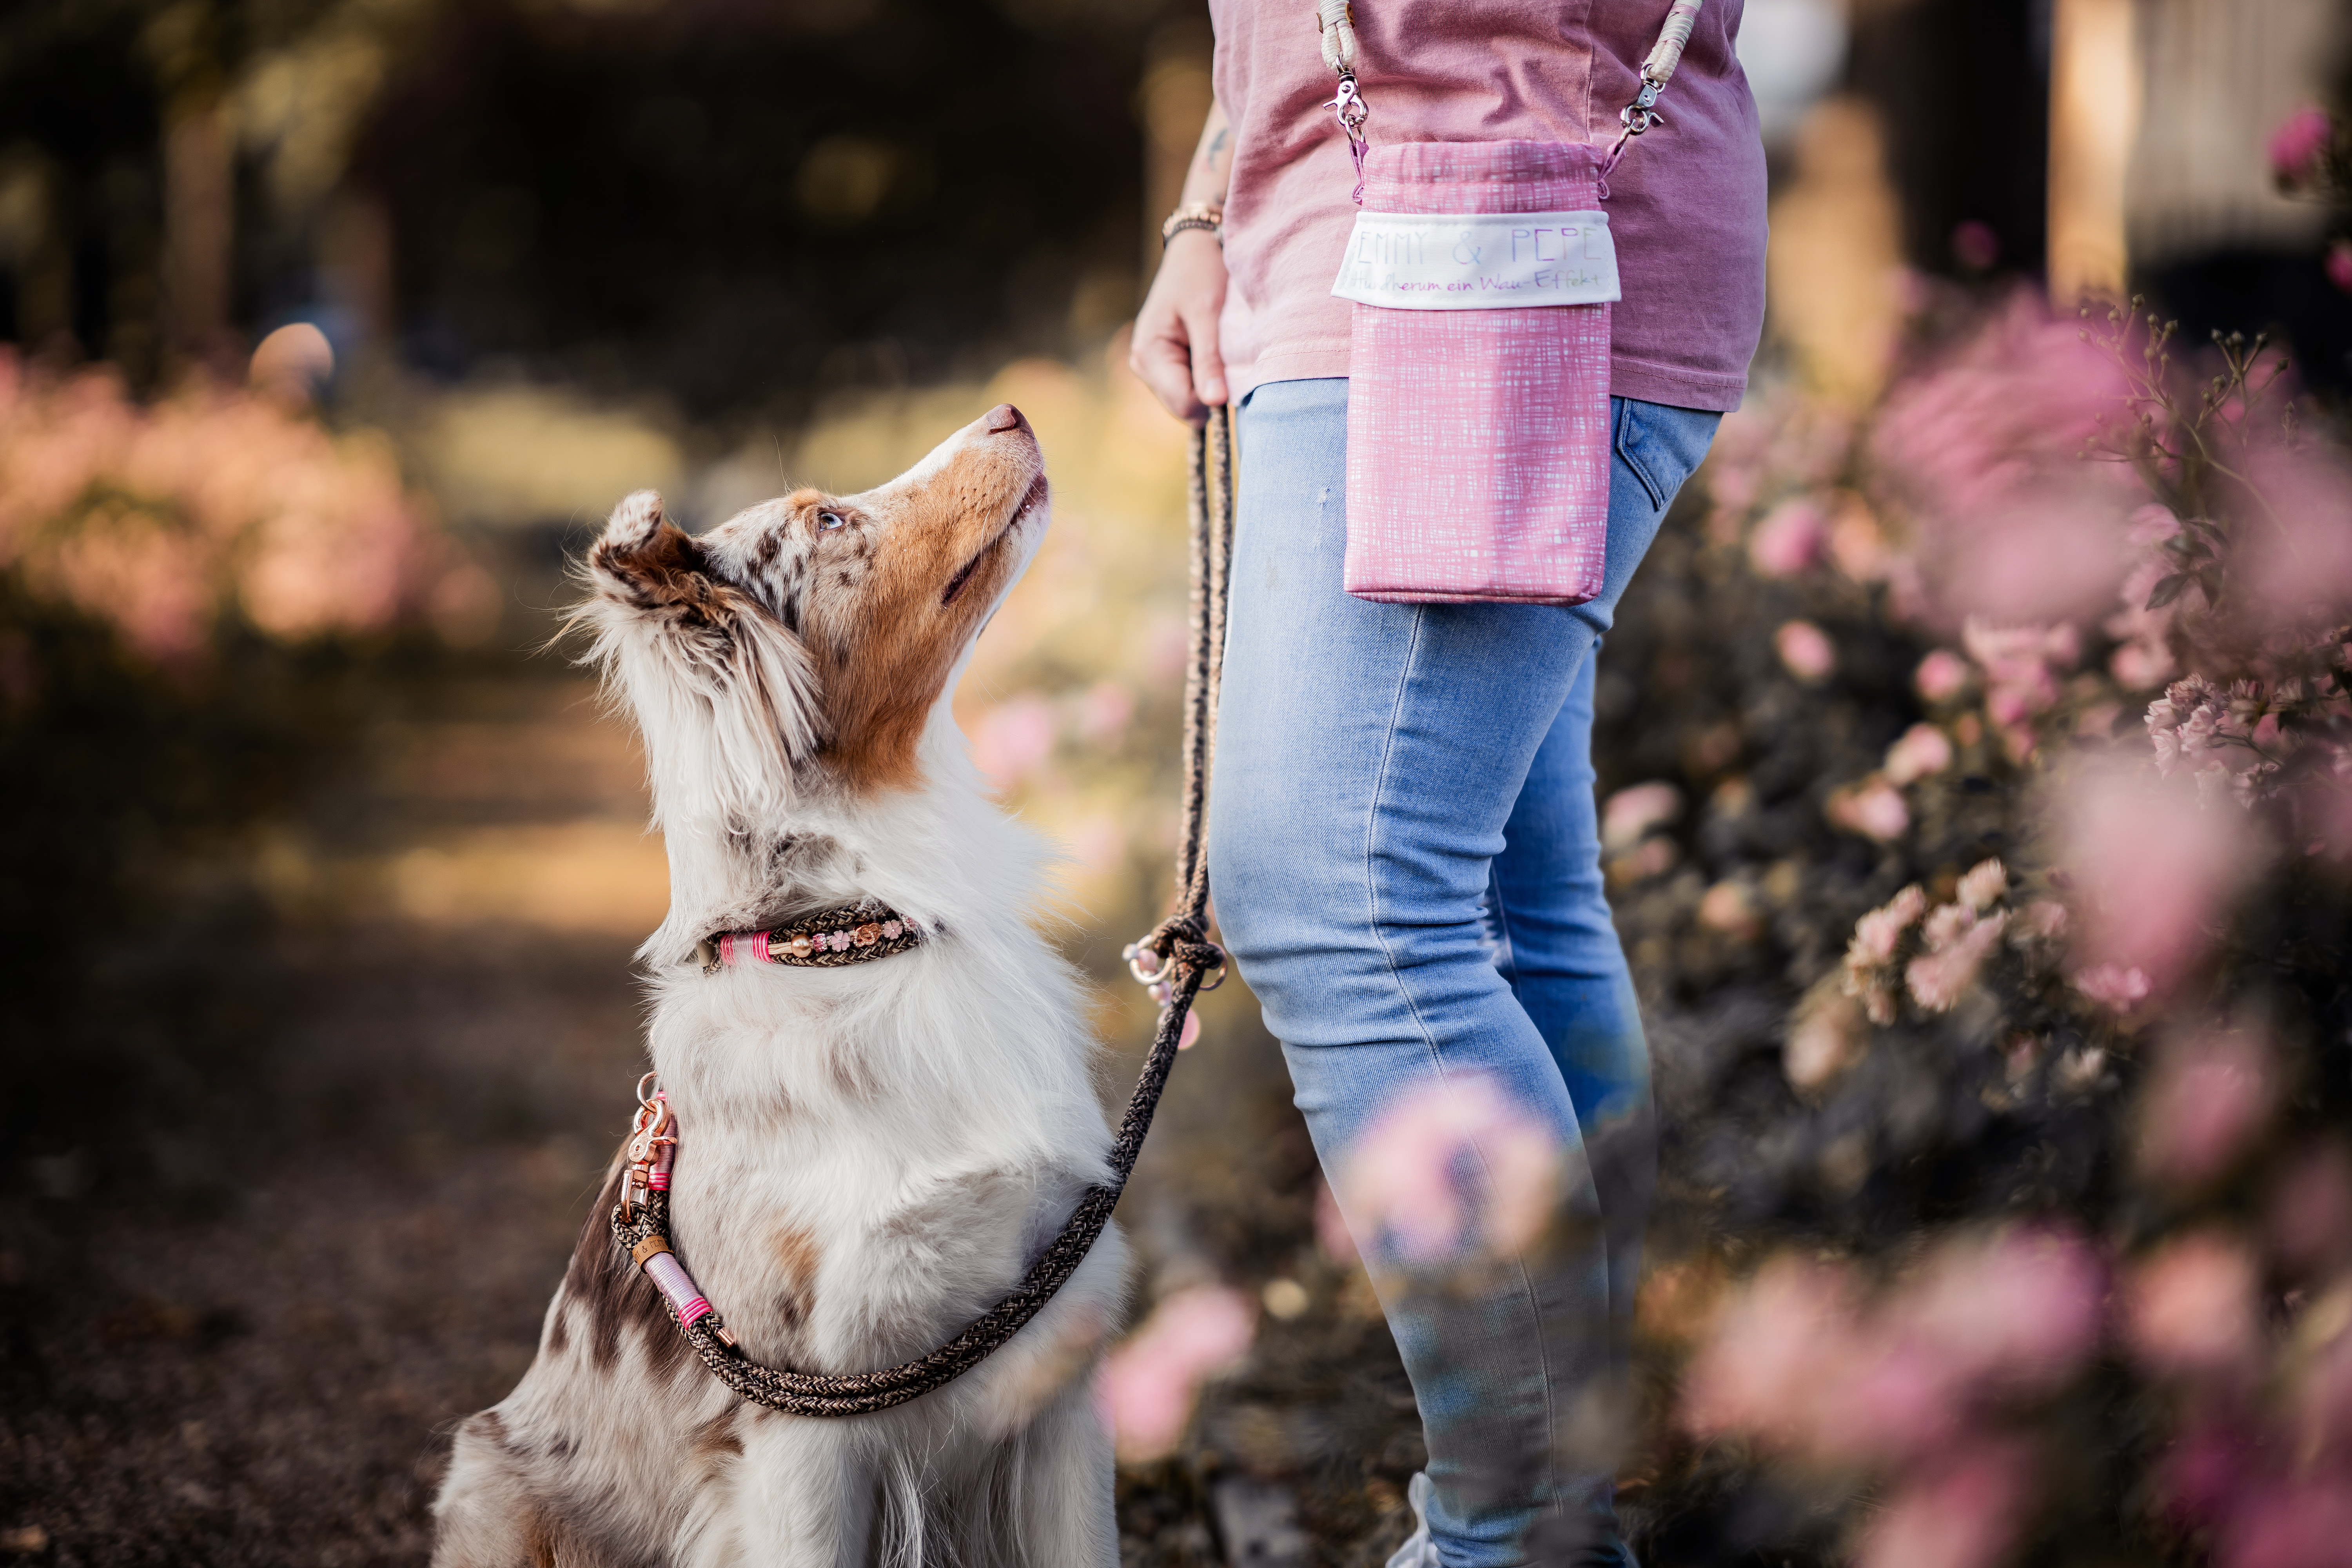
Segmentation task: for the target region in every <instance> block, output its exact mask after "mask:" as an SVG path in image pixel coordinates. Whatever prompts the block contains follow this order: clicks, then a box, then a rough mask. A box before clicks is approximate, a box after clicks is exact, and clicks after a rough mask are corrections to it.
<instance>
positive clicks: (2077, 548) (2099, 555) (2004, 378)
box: [1871, 292, 2145, 625]
mask: <svg viewBox="0 0 2352 1568" xmlns="http://www.w3.org/2000/svg"><path fill="white" fill-rule="evenodd" d="M2128 392H2129V384H2128V383H2127V382H2126V379H2125V376H2124V373H2123V371H2122V370H2121V368H2120V367H2119V366H2117V365H2116V363H2114V362H2113V361H2112V360H2111V359H2109V358H2108V356H2107V355H2106V354H2105V353H2104V352H2103V351H2102V350H2101V349H2100V348H2099V347H2098V346H2097V345H2095V344H2093V343H2088V342H2083V341H2082V339H2081V335H2080V331H2079V329H2078V326H2077V324H2076V323H2075V322H2074V321H2071V320H2066V321H2059V320H2053V319H2052V317H2051V316H2050V314H2049V313H2048V310H2047V309H2046V307H2045V306H2043V305H2042V304H2041V303H2040V302H2039V301H2037V300H2033V299H2032V298H2031V297H2030V296H2028V295H2026V294H2024V293H2023V292H2021V294H2020V295H2019V298H2018V301H2017V303H2016V304H2015V305H2014V306H2013V307H2012V308H2011V310H2008V311H2006V312H2005V313H2003V314H2002V315H2001V316H2000V317H1999V318H1997V319H1995V320H1994V321H1991V322H1990V323H1989V324H1988V325H1987V327H1986V328H1985V329H1984V330H1983V331H1980V332H1979V333H1978V334H1977V335H1976V336H1975V337H1974V338H1972V339H1971V340H1969V342H1966V343H1964V344H1962V345H1961V346H1960V347H1959V348H1958V350H1957V351H1956V352H1954V353H1950V354H1949V355H1948V356H1947V357H1946V358H1945V359H1944V360H1943V361H1942V362H1941V363H1937V364H1936V365H1934V366H1932V367H1931V368H1929V369H1928V370H1927V371H1926V372H1925V373H1924V374H1919V375H1916V376H1914V377H1912V378H1910V379H1909V380H1907V381H1906V382H1904V383H1903V384H1899V385H1897V386H1896V387H1895V389H1894V390H1893V391H1892V392H1890V393H1889V394H1888V395H1887V397H1886V399H1885V403H1884V404H1883V405H1882V407H1881V409H1880V413H1879V417H1878V419H1877V420H1876V422H1875V424H1874V426H1873V434H1872V437H1871V458H1872V465H1871V466H1872V468H1873V469H1874V472H1875V473H1877V474H1879V475H1880V476H1883V482H1884V483H1885V486H1886V488H1887V489H1888V491H1889V492H1890V495H1891V498H1892V499H1895V500H1901V501H1904V502H1906V503H1907V505H1906V512H1907V513H1908V518H1909V521H1910V522H1911V523H1912V525H1913V527H1912V530H1911V531H1912V533H1913V536H1914V538H1915V541H1916V550H1917V552H1918V563H1919V567H1920V580H1921V582H1922V583H1923V584H1925V585H1927V587H1928V588H1929V589H1930V590H1931V592H1932V602H1931V603H1932V609H1933V611H1934V614H1935V618H1936V619H1937V621H1938V622H1939V623H1941V624H1946V625H1948V624H1951V623H1952V622H1955V621H1958V620H1959V619H1961V618H1963V617H1965V616H1969V615H1993V616H2000V617H2001V618H2003V619H2004V620H2011V621H2029V622H2039V623H2042V624H2058V623H2063V622H2069V621H2074V620H2077V619H2080V618H2082V617H2083V616H2085V615H2087V614H2089V613H2091V611H2092V610H2093V609H2094V608H2095V606H2098V605H2103V604H2105V602H2107V601H2108V600H2109V599H2110V596H2111V595H2113V593H2114V591H2115V584H2116V582H2117V581H2118V580H2119V579H2120V578H2121V576H2122V575H2123V572H2124V569H2125V565H2126V555H2125V550H2124V540H2123V531H2124V517H2125V513H2126V511H2127V510H2128V509H2129V507H2130V506H2131V505H2133V504H2135V503H2136V502H2137V501H2140V500H2144V499H2145V492H2143V491H2138V489H2137V483H2136V482H2135V481H2134V480H2133V479H2131V477H2130V476H2129V475H2128V474H2127V473H2126V472H2125V471H2124V470H2123V469H2122V468H2121V467H2120V466H2119V465H2102V464H2093V463H2084V462H2083V461H2081V453H2082V451H2083V448H2084V446H2085V445H2086V444H2087V443H2088V442H2090V441H2091V440H2092V439H2093V438H2095V437H2097V436H2098V435H2099V433H2100V431H2101V429H2102V427H2103V426H2104V424H2105V422H2106V421H2108V420H2110V419H2115V418H2118V417H2119V416H2122V414H2123V412H2124V400H2125V398H2126V395H2128Z"/></svg>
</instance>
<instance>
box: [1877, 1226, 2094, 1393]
mask: <svg viewBox="0 0 2352 1568" xmlns="http://www.w3.org/2000/svg"><path fill="white" fill-rule="evenodd" d="M2105 1293H2106V1271H2105V1268H2104V1267H2103V1266H2102V1264H2101V1263H2100V1261H2099V1260H2098V1259H2097V1258H2095V1256H2094V1255H2093V1254H2092V1252H2091V1249H2090V1248H2089V1247H2087V1246H2085V1245H2084V1242H2083V1240H2082V1238H2081V1237H2079V1236H2077V1235H2076V1234H2075V1233H2074V1231H2072V1230H2070V1229H2067V1228H2064V1227H2063V1226H2022V1227H2017V1228H2011V1229H2006V1230H2001V1231H1997V1232H1995V1233H1993V1234H1992V1235H1990V1236H1988V1237H1979V1238H1961V1239H1958V1240H1954V1241H1950V1242H1947V1243H1945V1244H1944V1245H1943V1246H1942V1247H1938V1248H1937V1250H1936V1252H1935V1253H1934V1254H1932V1255H1931V1256H1930V1258H1929V1260H1928V1263H1927V1267H1926V1268H1923V1269H1922V1270H1921V1272H1920V1275H1919V1278H1918V1279H1917V1280H1916V1282H1915V1283H1914V1284H1913V1285H1912V1286H1911V1287H1910V1288H1909V1289H1906V1291H1904V1292H1903V1293H1902V1294H1901V1295H1900V1296H1899V1297H1897V1298H1896V1300H1895V1302H1894V1303H1893V1304H1892V1305H1891V1306H1890V1307H1889V1309H1888V1313H1889V1316H1890V1318H1891V1319H1892V1321H1894V1322H1895V1324H1897V1325H1899V1327H1900V1331H1901V1332H1902V1333H1903V1334H1904V1335H1905V1336H1906V1337H1908V1338H1910V1339H1913V1340H1916V1341H1917V1342H1921V1343H1924V1344H1927V1345H1930V1346H1932V1347H1934V1352H1935V1355H1936V1359H1937V1362H1938V1363H1940V1364H1941V1365H1942V1366H1944V1367H1945V1369H1946V1371H1947V1374H1948V1376H1949V1377H1950V1378H1951V1379H1952V1380H1953V1381H1954V1382H1955V1383H1956V1384H1960V1385H1963V1386H1964V1387H1968V1388H1971V1389H1976V1390H1978V1391H1979V1392H1981V1391H1982V1388H1983V1386H1984V1385H1986V1384H1998V1385H2000V1386H2001V1387H2003V1388H2009V1389H2020V1390H2024V1391H2027V1392H2036V1393H2038V1392H2040V1391H2042V1390H2043V1389H2046V1388H2049V1387H2051V1386H2053V1384H2057V1383H2059V1382H2061V1381H2063V1380H2064V1379H2065V1378H2067V1377H2070V1376H2072V1375H2073V1374H2074V1369H2075V1368H2076V1367H2077V1366H2079V1365H2080V1364H2081V1363H2082V1362H2083V1358H2084V1357H2085V1356H2087V1355H2089V1354H2090V1353H2091V1351H2092V1350H2093V1348H2094V1347H2095V1346H2096V1344H2097V1343H2098V1340H2099V1328H2100V1318H2101V1314H2102V1311H2103V1305H2102V1303H2103V1301H2104V1299H2105Z"/></svg>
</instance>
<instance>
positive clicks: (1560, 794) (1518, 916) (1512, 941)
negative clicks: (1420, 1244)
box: [1487, 645, 1657, 1390]
mask: <svg viewBox="0 0 2352 1568" xmlns="http://www.w3.org/2000/svg"><path fill="white" fill-rule="evenodd" d="M1603 657H1605V655H1604V653H1603V651H1602V649H1601V647H1599V646H1598V645H1596V646H1595V647H1594V648H1593V649H1592V650H1591V653H1589V654H1588V655H1587V656H1586V657H1585V659H1584V664H1583V667H1582V668H1580V669H1579V670H1578V671H1577V677H1576V683H1575V685H1574V686H1572V687H1570V689H1569V695H1568V700H1567V701H1566V702H1563V703H1562V704H1560V710H1559V717H1558V718H1557V719H1555V720H1554V721H1552V727H1551V733H1550V734H1549V735H1547V736H1546V737H1545V738H1544V742H1543V744H1542V745H1541V746H1540V747H1538V749H1537V751H1536V758H1535V762H1534V763H1533V764H1532V765H1531V766H1530V767H1529V768H1528V778H1527V782H1526V784H1523V785H1521V786H1520V789H1519V798H1518V801H1517V804H1516V805H1513V807H1512V809H1511V816H1510V820H1509V821H1508V822H1507V823H1505V824H1504V825H1503V852H1502V853H1501V854H1500V855H1497V856H1496V858H1495V863H1494V869H1493V878H1492V885H1491V887H1490V889H1489V891H1488V894H1487V916H1488V919H1489V921H1490V931H1491V934H1492V935H1493V938H1494V941H1495V963H1496V968H1497V969H1498V970H1500V971H1501V973H1502V974H1503V977H1504V978H1505V979H1506V980H1507V981H1508V982H1509V983H1510V986H1511V994H1513V995H1514V996H1516V997H1517V998H1518V1002H1519V1005H1520V1006H1522V1007H1524V1008H1525V1009H1527V1014H1528V1018H1529V1019H1530V1020H1531V1021H1532V1022H1533V1023H1534V1025H1535V1026H1536V1031H1537V1033H1538V1034H1540V1035H1541V1036H1542V1037H1543V1039H1544V1043H1545V1044H1546V1045H1547V1046H1549V1047H1550V1048H1551V1056H1552V1060H1553V1061H1554V1062H1556V1063H1557V1064H1559V1070H1560V1076H1561V1078H1562V1079H1564V1080H1565V1081H1566V1083H1567V1085H1568V1098H1569V1101H1570V1104H1572V1105H1574V1106H1575V1107H1576V1121H1577V1128H1578V1130H1579V1131H1580V1132H1581V1133H1582V1134H1583V1137H1584V1147H1585V1158H1586V1161H1587V1163H1588V1164H1589V1165H1590V1166H1591V1171H1592V1181H1593V1185H1594V1188H1595V1189H1596V1191H1597V1193H1598V1195H1599V1198H1600V1202H1601V1215H1602V1217H1603V1222H1604V1225H1605V1227H1606V1235H1607V1241H1608V1254H1609V1315H1610V1319H1611V1321H1612V1328H1613V1330H1614V1331H1613V1333H1612V1357H1611V1362H1612V1365H1611V1374H1612V1383H1613V1384H1616V1385H1617V1387H1618V1388H1619V1389H1620V1390H1622V1387H1623V1384H1624V1379H1625V1375H1626V1363H1627V1356H1628V1352H1629V1350H1630V1339H1631V1334H1632V1329H1633V1293H1634V1288H1635V1287H1636V1285H1638V1284H1639V1282H1640V1279H1641V1265H1642V1233H1643V1228H1644V1226H1645V1222H1646V1221H1647V1219H1648V1216H1649V1212H1650V1195H1651V1192H1652V1189H1653V1188H1654V1185H1655V1184H1656V1175H1657V1137H1656V1127H1655V1123H1654V1120H1653V1113H1652V1110H1651V1103H1650V1053H1649V1045H1648V1042H1647V1041H1646V1040H1645V1039H1644V1038H1643V1035H1642V1015H1641V1010H1640V1008H1639V1007H1638V1006H1637V1005H1635V1002H1634V997H1633V975H1632V973H1631V972H1630V971H1628V969H1627V968H1626V965H1625V950H1624V948H1623V946H1622V944H1620V943H1619V942H1618V940H1617V928H1616V924H1615V922H1614V921H1612V918H1611V915H1610V910H1609V899H1608V894H1607V892H1606V890H1605V887H1604V884H1603V882H1602V879H1601V828H1600V809H1599V806H1598V805H1597V803H1596V802H1595V800H1594V798H1593V785H1594V783H1595V778H1594V774H1593V769H1592V692H1593V684H1594V671H1595V669H1596V668H1598V667H1599V664H1600V661H1601V658H1603Z"/></svg>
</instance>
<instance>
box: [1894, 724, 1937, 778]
mask: <svg viewBox="0 0 2352 1568" xmlns="http://www.w3.org/2000/svg"><path fill="white" fill-rule="evenodd" d="M1951 765H1952V742H1951V740H1950V739H1949V737H1948V736H1947V735H1945V733H1944V731H1941V730H1939V729H1937V727H1936V726H1935V725H1933V724H1914V725H1912V726H1911V728H1909V729H1908V730H1906V731H1904V732H1903V738H1902V739H1901V740H1898V741H1896V742H1895V744H1893V745H1892V746H1889V747H1888V748H1887V749H1886V764H1885V773H1886V781H1887V783H1889V784H1916V783H1917V782H1918V781H1919V780H1921V779H1924V778H1926V777H1927V776H1928V775H1929V774H1931V773H1942V772H1943V771H1944V770H1945V769H1946V768H1948V767H1950V766H1951Z"/></svg>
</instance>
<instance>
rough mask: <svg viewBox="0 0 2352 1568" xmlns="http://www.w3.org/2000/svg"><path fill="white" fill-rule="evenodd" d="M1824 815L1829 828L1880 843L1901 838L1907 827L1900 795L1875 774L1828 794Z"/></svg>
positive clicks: (1908, 820)
mask: <svg viewBox="0 0 2352 1568" xmlns="http://www.w3.org/2000/svg"><path fill="white" fill-rule="evenodd" d="M1824 815H1825V816H1828V817H1829V819H1830V823H1831V825H1832V826H1836V827H1841V828H1843V829H1844V830H1845V831H1846V832H1848V833H1858V834H1860V835H1862V837H1864V838H1875V839H1877V840H1878V841H1879V842H1880V843H1882V844H1884V843H1888V842H1891V841H1893V840H1895V839H1897V838H1900V837H1903V835H1904V834H1905V833H1906V832H1907V831H1908V830H1909V828H1910V826H1911V808H1910V807H1909V806H1907V805H1905V804H1904V803H1903V792H1902V791H1901V790H1898V789H1896V788H1895V786H1894V785H1893V784H1888V783H1887V782H1886V780H1885V778H1883V777H1881V776H1879V775H1878V774H1875V773H1874V774H1872V775H1871V776H1870V777H1869V778H1866V779H1864V780H1863V781H1862V782H1861V783H1860V784H1848V785H1847V786H1846V787H1845V788H1843V789H1841V790H1835V791H1832V793H1831V795H1830V798H1829V804H1828V805H1827V806H1826V807H1825V808H1824Z"/></svg>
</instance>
